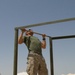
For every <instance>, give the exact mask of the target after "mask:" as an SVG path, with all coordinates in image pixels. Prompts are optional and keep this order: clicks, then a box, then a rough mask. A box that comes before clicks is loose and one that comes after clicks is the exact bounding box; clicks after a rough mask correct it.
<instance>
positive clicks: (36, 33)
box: [33, 32, 50, 37]
mask: <svg viewBox="0 0 75 75" xmlns="http://www.w3.org/2000/svg"><path fill="white" fill-rule="evenodd" d="M33 33H34V34H38V35H42V34H41V33H37V32H33ZM46 37H50V36H48V35H46Z"/></svg>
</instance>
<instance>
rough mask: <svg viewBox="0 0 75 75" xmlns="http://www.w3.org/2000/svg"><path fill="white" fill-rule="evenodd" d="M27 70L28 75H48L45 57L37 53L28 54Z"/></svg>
mask: <svg viewBox="0 0 75 75" xmlns="http://www.w3.org/2000/svg"><path fill="white" fill-rule="evenodd" d="M26 71H27V73H28V75H37V74H38V75H48V70H47V67H46V63H45V60H44V58H43V57H42V56H41V55H38V54H36V53H34V54H31V55H29V56H28V59H27V69H26Z"/></svg>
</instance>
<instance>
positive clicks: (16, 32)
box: [13, 28, 18, 75]
mask: <svg viewBox="0 0 75 75" xmlns="http://www.w3.org/2000/svg"><path fill="white" fill-rule="evenodd" d="M17 61H18V29H16V28H15V39H14V66H13V75H17Z"/></svg>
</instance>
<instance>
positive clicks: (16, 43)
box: [13, 17, 75, 75]
mask: <svg viewBox="0 0 75 75" xmlns="http://www.w3.org/2000/svg"><path fill="white" fill-rule="evenodd" d="M73 20H75V17H74V18H67V19H61V20H56V21H51V22H44V23H38V24H32V25H27V26H21V27H15V39H14V64H13V65H14V66H13V75H17V63H18V62H17V61H18V30H19V29H21V28H29V27H35V26H43V25H48V24H55V23H61V22H68V21H73ZM39 35H41V34H40V33H39ZM47 37H49V42H50V67H51V69H50V71H51V75H54V65H53V48H52V45H53V44H52V41H53V40H57V39H65V38H75V35H69V36H59V37H50V36H47Z"/></svg>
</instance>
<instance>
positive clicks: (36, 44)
mask: <svg viewBox="0 0 75 75" xmlns="http://www.w3.org/2000/svg"><path fill="white" fill-rule="evenodd" d="M24 43H25V44H26V46H27V48H28V50H29V52H30V51H31V52H33V53H38V54H41V55H42V49H41V41H40V40H39V39H38V38H37V37H35V36H30V37H29V36H24Z"/></svg>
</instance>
